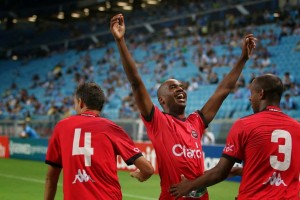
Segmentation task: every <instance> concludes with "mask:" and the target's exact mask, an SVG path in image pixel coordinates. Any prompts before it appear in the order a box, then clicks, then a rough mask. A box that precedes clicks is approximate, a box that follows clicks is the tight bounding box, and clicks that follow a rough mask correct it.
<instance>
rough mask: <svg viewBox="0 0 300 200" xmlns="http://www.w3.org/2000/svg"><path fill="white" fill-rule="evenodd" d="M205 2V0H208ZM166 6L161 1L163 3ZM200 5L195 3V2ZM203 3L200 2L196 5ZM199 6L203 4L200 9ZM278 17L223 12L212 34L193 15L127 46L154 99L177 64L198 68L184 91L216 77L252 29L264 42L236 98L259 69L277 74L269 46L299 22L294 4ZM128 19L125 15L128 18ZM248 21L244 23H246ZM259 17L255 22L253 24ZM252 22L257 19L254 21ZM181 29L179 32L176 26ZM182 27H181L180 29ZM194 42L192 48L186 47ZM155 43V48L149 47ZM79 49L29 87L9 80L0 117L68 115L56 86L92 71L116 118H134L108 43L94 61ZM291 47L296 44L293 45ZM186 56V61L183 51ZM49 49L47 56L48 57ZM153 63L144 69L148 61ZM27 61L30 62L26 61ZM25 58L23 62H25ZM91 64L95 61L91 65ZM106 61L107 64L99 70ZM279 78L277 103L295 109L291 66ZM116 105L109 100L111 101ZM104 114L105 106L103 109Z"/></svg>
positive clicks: (296, 31)
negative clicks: (281, 88) (138, 53)
mask: <svg viewBox="0 0 300 200" xmlns="http://www.w3.org/2000/svg"><path fill="white" fill-rule="evenodd" d="M208 2H210V1H208ZM194 4H195V2H194V1H191V2H190V4H189V5H188V6H187V8H186V9H188V11H189V9H194V8H195V6H193V5H194ZM166 6H167V5H166ZM200 6H201V5H200ZM202 6H203V5H202ZM205 6H210V8H215V7H216V6H217V7H218V6H220V5H215V4H205ZM204 9H205V8H204ZM280 16H281V17H279V18H276V17H274V16H273V15H271V14H270V12H268V11H265V12H264V13H260V15H254V16H253V17H252V18H251V19H245V17H244V16H233V15H232V16H226V17H227V18H226V20H225V21H224V25H223V26H224V27H227V29H224V30H222V31H219V32H216V33H214V34H205V32H203V30H202V29H201V27H203V26H204V24H203V23H205V22H203V19H205V17H204V18H203V19H200V18H199V19H198V20H196V22H197V23H194V24H192V25H189V24H185V25H179V24H177V25H174V26H172V27H170V28H164V29H162V31H161V32H159V33H160V40H158V41H159V42H160V43H161V45H159V48H157V46H155V45H154V44H155V43H156V42H157V41H156V40H153V39H151V40H149V39H148V38H151V36H152V34H151V33H139V34H138V35H137V36H136V35H132V34H131V36H129V39H128V41H130V42H129V44H128V45H129V48H130V49H141V50H142V51H143V52H145V54H144V56H143V57H142V58H139V59H138V63H137V66H138V68H139V70H140V71H141V73H142V74H146V75H147V74H148V75H150V76H151V77H152V78H151V79H152V81H153V82H156V84H152V85H155V86H154V87H153V88H148V89H149V93H150V94H151V97H153V98H155V97H156V93H155V92H154V91H156V89H157V87H158V86H159V84H160V83H161V82H162V81H164V80H165V79H166V78H167V77H169V76H170V72H171V71H172V68H173V67H174V66H175V65H180V66H181V67H182V68H185V67H187V65H189V64H190V63H191V62H192V63H193V64H194V65H195V66H196V67H197V68H198V74H195V76H194V77H188V79H186V80H183V81H184V83H185V85H186V89H187V90H188V91H195V90H197V89H198V88H199V86H203V85H214V84H217V83H218V82H219V79H221V78H222V77H220V75H218V74H217V73H216V72H217V71H218V68H220V67H222V66H232V65H233V63H234V62H235V61H236V59H237V55H236V54H235V52H234V50H235V47H237V46H239V44H240V40H241V36H243V34H244V33H247V32H255V31H256V37H257V38H258V41H267V42H266V43H265V44H262V43H260V42H258V43H257V47H256V49H255V51H254V54H253V55H252V57H251V59H252V60H253V62H252V64H251V66H250V67H251V68H254V69H258V71H259V73H258V74H255V73H253V74H251V75H249V74H244V75H242V76H241V77H240V79H239V81H238V84H237V86H236V88H235V89H234V91H232V94H233V95H234V98H236V99H246V100H247V99H248V97H249V90H248V89H247V87H248V85H249V83H250V82H251V80H253V78H255V77H256V76H258V75H261V74H264V73H273V74H276V75H279V76H281V75H282V71H281V70H282V69H278V67H277V63H275V62H273V61H272V59H273V57H274V56H275V55H272V53H270V51H269V48H270V47H274V46H278V45H280V44H281V43H282V39H283V38H284V37H287V36H297V35H300V23H299V18H300V16H299V13H298V7H297V8H294V9H289V10H288V12H287V11H286V10H282V12H281V13H280ZM129 18H130V17H129ZM245 20H246V21H245ZM248 22H249V23H248ZM258 22H259V23H258ZM255 23H258V24H255ZM261 24H273V25H275V29H276V30H279V31H276V30H274V29H272V28H270V29H263V30H260V29H258V28H259V26H260V25H261ZM178 30H181V31H178ZM182 30H186V31H185V32H184V33H183V32H182ZM218 45H222V46H223V47H224V49H225V51H226V53H223V54H220V53H219V52H218V51H216V50H215V48H214V47H215V46H218ZM191 47H194V48H191ZM154 48H156V49H154ZM92 49H93V48H92V47H90V49H89V50H85V51H82V52H84V53H82V52H81V53H80V54H78V56H77V60H76V62H75V64H68V63H66V62H65V61H64V60H62V61H61V62H59V63H57V64H56V65H55V66H53V67H52V70H51V71H49V72H48V73H47V74H43V75H40V74H38V73H36V74H32V75H30V76H32V77H31V84H30V87H29V88H24V87H23V86H22V84H21V83H17V82H12V84H11V85H9V86H8V87H7V88H5V90H4V91H2V94H1V97H2V98H1V101H0V118H1V119H24V118H25V117H32V118H37V119H49V118H50V119H53V120H54V122H56V121H57V120H58V119H60V118H64V117H66V116H70V115H72V114H74V110H73V97H72V94H67V93H64V91H62V90H61V88H62V87H64V86H66V85H67V84H68V83H67V82H66V80H65V79H66V77H72V80H73V81H74V83H76V85H77V84H79V83H83V82H85V81H95V80H97V76H98V77H99V76H100V77H103V79H102V83H101V85H102V87H103V88H104V89H105V91H106V98H107V103H106V107H109V106H111V107H117V108H119V113H118V118H137V117H138V112H137V108H136V105H135V103H134V100H133V98H132V94H131V93H130V92H128V93H127V94H125V95H121V94H119V92H118V91H119V90H120V89H122V90H123V91H130V86H129V84H128V82H127V81H126V78H125V75H124V73H123V71H122V67H121V63H120V61H119V60H118V57H117V56H116V55H117V53H116V50H115V49H114V48H112V47H110V46H109V45H107V46H105V47H101V48H100V49H104V50H105V51H104V54H103V55H98V58H97V60H94V59H95V58H94V57H93V56H91V54H90V50H92ZM295 51H297V44H295ZM187 54H191V55H192V60H188V59H189V58H188V57H187V56H186V55H187ZM52 55H54V53H53V54H51V55H48V57H51V56H52ZM150 61H152V62H154V63H155V66H153V67H151V68H149V67H148V65H149V62H150ZM28 63H29V64H30V61H28ZM28 63H26V64H28ZM95 63H96V64H95ZM105 66H108V69H109V70H107V69H105ZM19 76H26V75H24V74H23V72H22V71H21V69H18V70H16V71H15V72H14V74H13V77H11V80H15V79H16V77H19ZM281 78H282V79H283V81H284V85H285V89H286V96H285V98H284V99H283V100H282V104H281V105H282V108H283V109H286V110H290V109H299V106H300V105H297V102H296V101H294V100H293V98H294V97H296V96H298V95H299V94H300V88H299V87H300V86H299V80H297V78H296V77H294V74H293V72H292V71H285V73H284V75H282V77H281ZM34 89H39V90H42V91H43V95H42V97H43V98H38V97H37V96H36V95H35V93H34V92H33V91H35V90H34ZM116 99H117V100H118V101H117V104H118V105H117V106H116V105H115V104H113V103H111V102H116ZM103 114H104V115H105V114H106V113H105V108H104V113H103Z"/></svg>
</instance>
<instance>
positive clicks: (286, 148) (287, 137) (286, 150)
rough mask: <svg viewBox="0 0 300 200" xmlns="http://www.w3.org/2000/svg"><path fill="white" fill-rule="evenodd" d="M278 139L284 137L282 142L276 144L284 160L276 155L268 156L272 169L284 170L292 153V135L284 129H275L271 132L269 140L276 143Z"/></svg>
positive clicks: (289, 162) (287, 166) (288, 165)
mask: <svg viewBox="0 0 300 200" xmlns="http://www.w3.org/2000/svg"><path fill="white" fill-rule="evenodd" d="M279 139H284V142H285V143H284V144H278V153H281V154H284V160H283V161H279V160H278V156H276V155H271V156H270V164H271V167H273V168H274V169H277V170H280V171H285V170H287V169H288V168H289V167H290V164H291V155H292V137H291V134H290V133H289V132H287V131H285V130H275V131H273V132H272V136H271V142H273V143H278V142H279Z"/></svg>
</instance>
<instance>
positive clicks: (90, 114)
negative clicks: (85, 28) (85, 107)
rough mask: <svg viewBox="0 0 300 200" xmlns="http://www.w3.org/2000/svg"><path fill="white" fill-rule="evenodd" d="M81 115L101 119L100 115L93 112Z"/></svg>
mask: <svg viewBox="0 0 300 200" xmlns="http://www.w3.org/2000/svg"><path fill="white" fill-rule="evenodd" d="M79 115H81V116H86V117H99V115H98V114H96V113H94V112H92V111H85V112H83V113H81V114H79Z"/></svg>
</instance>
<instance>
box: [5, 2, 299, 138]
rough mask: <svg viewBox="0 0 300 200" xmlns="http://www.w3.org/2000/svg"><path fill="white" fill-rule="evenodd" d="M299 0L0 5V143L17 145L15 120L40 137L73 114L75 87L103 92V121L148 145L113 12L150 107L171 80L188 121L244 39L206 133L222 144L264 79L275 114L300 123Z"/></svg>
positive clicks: (21, 128)
mask: <svg viewBox="0 0 300 200" xmlns="http://www.w3.org/2000/svg"><path fill="white" fill-rule="evenodd" d="M299 8H300V1H298V0H185V1H182V0H110V1H108V0H43V1H40V0H0V38H1V39H0V59H1V60H0V80H1V85H0V95H1V98H0V136H1V135H2V136H8V137H20V136H21V137H22V135H20V134H21V133H22V131H24V122H26V124H27V126H29V127H30V128H31V129H33V130H34V131H35V132H36V135H38V137H42V138H48V137H49V136H51V133H52V130H53V128H54V126H55V124H56V123H57V121H59V120H60V119H63V118H65V117H68V116H70V115H73V114H75V112H74V109H73V93H74V91H75V88H76V86H77V85H78V84H80V83H82V82H85V81H94V82H96V83H98V84H100V85H101V87H102V88H103V89H104V91H105V94H106V98H107V101H106V104H105V106H104V109H103V111H102V116H104V117H107V118H109V119H111V120H113V121H115V122H116V123H118V124H119V125H121V126H122V127H123V128H124V129H125V130H127V131H128V133H129V134H130V136H131V137H132V138H133V139H134V140H136V141H148V137H147V135H146V132H145V130H144V127H143V124H142V123H141V121H140V119H139V113H138V111H137V107H136V105H135V102H134V100H133V97H132V94H131V92H130V91H131V88H130V85H129V83H128V81H127V79H126V77H125V74H124V72H123V69H122V65H121V61H120V58H119V55H118V51H117V49H116V45H115V43H114V41H113V37H112V35H111V34H110V31H109V21H110V18H111V17H112V16H113V15H115V14H117V13H122V14H123V15H124V18H125V23H126V27H127V29H126V35H125V37H126V42H127V45H128V46H129V49H130V51H131V52H132V53H133V55H134V59H135V60H136V64H137V67H138V69H139V72H140V74H141V75H142V78H143V80H144V82H145V84H146V87H147V89H148V90H149V93H150V95H151V97H152V100H153V102H154V103H155V104H156V105H157V106H159V104H158V101H157V98H156V90H157V88H158V86H159V84H160V83H161V82H162V81H164V80H166V79H168V78H172V77H173V78H176V79H179V80H181V81H183V82H184V83H185V85H186V88H187V92H188V103H187V109H186V112H187V114H189V113H191V112H193V111H194V110H196V109H200V108H201V107H202V106H203V105H204V103H205V102H206V101H207V100H208V98H209V97H210V96H211V95H212V94H213V92H214V90H215V89H216V87H217V84H218V83H219V82H220V81H221V80H222V78H223V76H224V75H225V74H226V73H228V72H229V71H230V69H231V68H232V67H233V65H234V63H235V62H236V61H237V59H238V58H239V56H240V53H241V39H242V37H243V36H244V35H245V34H247V33H253V34H254V35H255V36H256V37H257V38H258V41H257V47H256V49H255V50H254V52H253V54H252V55H251V58H250V60H249V61H248V62H247V64H246V67H245V69H244V70H243V73H242V75H241V76H240V79H239V81H238V82H237V84H236V88H235V89H234V90H233V91H232V92H231V94H230V95H229V96H228V97H227V99H226V100H225V102H224V103H223V105H222V107H221V108H220V110H219V112H218V114H217V116H216V118H215V120H214V121H213V122H212V123H211V124H210V126H209V128H208V129H209V131H210V132H211V133H212V134H213V137H214V138H215V140H214V143H215V144H223V143H224V142H225V138H226V136H227V132H228V130H229V128H230V126H231V125H232V123H233V121H234V120H235V119H237V118H240V117H242V116H245V115H249V114H251V113H252V110H251V106H250V103H249V100H248V99H249V90H248V85H249V83H250V82H251V80H252V79H253V78H254V77H255V76H257V75H261V74H264V73H273V74H276V75H278V76H280V77H281V78H282V80H283V82H284V85H285V93H284V97H283V98H282V102H281V107H282V109H283V111H284V112H285V113H287V114H289V115H291V116H292V117H294V118H297V119H300V112H299V110H300V96H299V94H300V88H299V83H300V66H299V58H300V14H299Z"/></svg>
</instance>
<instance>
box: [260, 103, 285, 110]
mask: <svg viewBox="0 0 300 200" xmlns="http://www.w3.org/2000/svg"><path fill="white" fill-rule="evenodd" d="M268 106H275V107H280V106H279V103H277V102H264V103H262V104H261V105H260V107H259V111H262V110H265V109H266V108H267V107H268Z"/></svg>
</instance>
